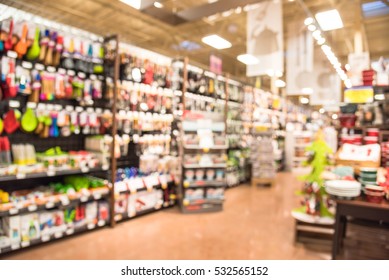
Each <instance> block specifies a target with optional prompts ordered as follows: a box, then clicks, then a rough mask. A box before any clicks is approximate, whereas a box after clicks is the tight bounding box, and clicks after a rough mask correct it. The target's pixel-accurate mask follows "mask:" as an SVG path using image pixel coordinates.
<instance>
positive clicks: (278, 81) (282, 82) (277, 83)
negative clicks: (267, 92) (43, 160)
mask: <svg viewBox="0 0 389 280" xmlns="http://www.w3.org/2000/svg"><path fill="white" fill-rule="evenodd" d="M274 85H275V86H276V87H278V88H283V87H285V86H286V83H285V82H284V81H283V80H280V79H278V80H276V81H275V82H274Z"/></svg>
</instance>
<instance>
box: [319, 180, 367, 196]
mask: <svg viewBox="0 0 389 280" xmlns="http://www.w3.org/2000/svg"><path fill="white" fill-rule="evenodd" d="M325 188H326V192H327V193H328V194H330V195H333V196H336V197H338V198H353V197H357V196H359V195H360V194H361V183H359V182H357V181H347V180H330V181H327V182H326V183H325Z"/></svg>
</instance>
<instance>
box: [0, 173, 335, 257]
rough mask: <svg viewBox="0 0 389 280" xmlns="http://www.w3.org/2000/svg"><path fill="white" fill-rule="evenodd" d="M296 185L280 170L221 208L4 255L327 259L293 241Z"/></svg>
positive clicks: (169, 215) (171, 214) (156, 217)
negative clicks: (266, 182)
mask: <svg viewBox="0 0 389 280" xmlns="http://www.w3.org/2000/svg"><path fill="white" fill-rule="evenodd" d="M300 187H301V183H300V182H299V181H298V180H297V179H296V178H295V177H294V176H293V175H291V174H289V173H281V174H279V175H278V176H277V180H276V183H275V185H274V186H273V187H271V188H270V187H260V186H258V187H251V186H249V185H242V186H239V187H236V188H232V189H230V190H228V191H227V192H226V203H225V207H224V211H222V212H218V213H212V214H192V215H183V214H181V213H180V212H179V210H178V208H177V207H176V208H172V209H169V210H164V211H161V212H158V213H153V214H150V215H147V216H143V217H139V218H136V219H133V220H130V221H126V222H123V223H121V224H118V225H117V226H116V227H115V228H114V229H111V228H106V229H101V230H96V231H94V232H90V233H86V234H82V235H79V236H75V237H71V238H68V239H66V240H61V241H56V242H53V243H49V244H46V245H44V246H39V247H35V248H30V249H27V250H24V251H20V252H18V253H13V254H11V255H6V256H4V257H3V259H329V258H330V255H329V253H328V252H323V251H321V250H317V251H313V250H311V249H307V248H306V247H305V246H303V245H302V244H295V243H294V219H293V218H292V217H291V215H290V211H291V209H293V208H294V207H296V206H297V205H298V201H299V198H298V197H296V195H295V191H296V190H298V189H299V188H300Z"/></svg>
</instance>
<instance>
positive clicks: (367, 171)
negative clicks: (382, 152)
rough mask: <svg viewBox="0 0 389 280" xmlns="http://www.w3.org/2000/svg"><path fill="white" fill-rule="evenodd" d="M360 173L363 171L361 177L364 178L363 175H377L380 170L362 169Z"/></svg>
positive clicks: (372, 168)
mask: <svg viewBox="0 0 389 280" xmlns="http://www.w3.org/2000/svg"><path fill="white" fill-rule="evenodd" d="M359 171H361V176H363V174H377V171H378V168H374V167H362V168H360V169H359Z"/></svg>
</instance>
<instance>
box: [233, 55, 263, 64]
mask: <svg viewBox="0 0 389 280" xmlns="http://www.w3.org/2000/svg"><path fill="white" fill-rule="evenodd" d="M236 58H237V59H238V60H239V61H240V62H242V63H244V64H246V65H254V64H258V63H259V60H258V58H256V57H255V56H253V55H252V54H248V53H245V54H240V55H238V56H237V57H236Z"/></svg>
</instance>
